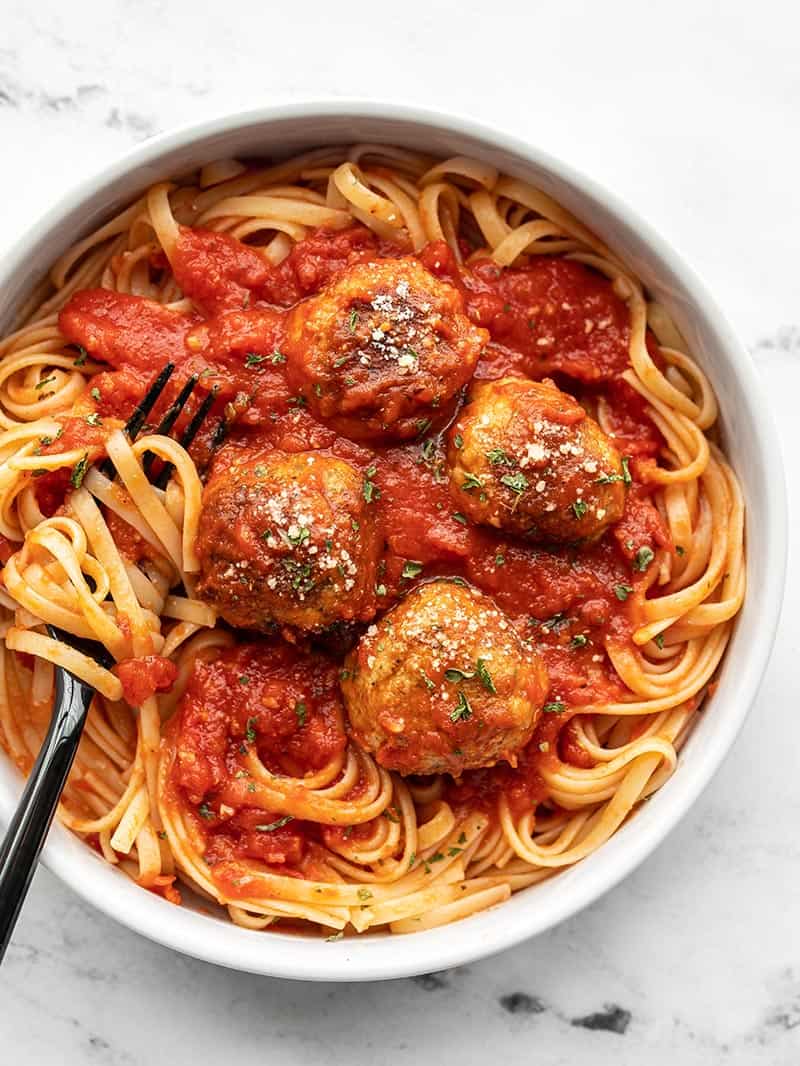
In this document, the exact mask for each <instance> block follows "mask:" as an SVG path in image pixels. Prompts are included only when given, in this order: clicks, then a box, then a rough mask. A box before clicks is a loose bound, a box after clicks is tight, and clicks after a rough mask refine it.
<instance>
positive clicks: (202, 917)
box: [0, 101, 786, 981]
mask: <svg viewBox="0 0 800 1066" xmlns="http://www.w3.org/2000/svg"><path fill="white" fill-rule="evenodd" d="M353 141H372V142H376V141H377V142H384V143H388V144H398V145H404V146H406V147H409V148H417V149H422V150H424V151H427V152H431V153H434V154H436V155H441V156H449V155H469V156H475V157H477V158H479V159H484V160H486V161H487V162H490V163H492V164H493V165H494V166H496V167H498V168H499V169H500V170H501V171H505V172H507V173H509V174H512V175H516V176H518V177H521V178H527V179H529V180H530V181H532V182H533V183H534V184H535V185H537V186H539V187H540V188H542V189H543V190H544V191H545V192H548V193H550V194H551V195H552V196H554V197H555V198H556V199H557V200H559V201H561V202H562V203H563V204H564V205H565V206H566V207H568V208H570V209H571V210H572V211H574V213H575V214H576V215H578V216H579V217H580V218H581V219H583V220H584V221H585V222H586V223H588V225H589V226H590V227H591V228H592V229H593V230H595V231H596V232H597V233H598V234H599V235H600V236H601V237H602V238H603V239H604V240H605V241H606V242H607V243H608V244H609V245H610V246H611V247H612V248H613V249H614V250H615V251H616V252H617V253H618V254H619V255H620V256H621V257H622V258H623V259H624V260H625V261H626V262H627V263H628V264H629V265H630V266H631V267H632V268H633V269H634V270H635V271H636V272H637V273H638V274H639V276H640V277H641V278H642V279H643V280H644V282H645V283H646V284H647V286H648V287H649V289H650V291H651V292H652V293H653V294H654V295H656V296H657V297H658V298H659V299H660V300H661V301H662V302H663V303H664V304H665V305H666V306H667V307H668V308H669V310H670V311H671V312H672V313H673V314H674V316H675V319H676V321H677V323H678V325H679V327H680V328H681V330H682V332H683V333H684V335H685V336H686V338H687V340H688V342H689V345H690V347H691V350H692V352H693V353H694V355H695V356H696V357H697V359H698V361H699V362H700V363H701V365H702V366H703V367H704V369H705V370H706V372H707V373H708V375H709V376H710V378H711V380H712V382H713V384H714V386H715V388H716V391H717V395H718V397H719V401H720V407H721V411H722V423H723V427H724V430H725V439H726V446H727V452H728V454H729V456H730V459H731V462H732V463H733V466H734V468H735V469H736V471H737V473H738V474H739V477H740V478H741V480H742V482H743V484H744V490H745V495H746V498H747V542H748V571H749V573H748V579H749V587H750V594H749V596H748V597H747V600H746V602H745V605H744V608H743V610H742V613H741V615H740V617H739V620H738V624H737V627H736V633H735V636H734V638H733V641H732V643H731V645H730V647H729V648H728V652H727V655H726V657H725V661H724V664H723V668H722V671H721V674H720V685H719V688H718V690H717V691H716V693H715V694H714V697H713V699H712V700H711V701H710V704H709V707H708V710H707V713H705V714H703V715H701V716H700V717H699V720H698V722H697V726H696V728H695V730H694V732H693V733H692V735H691V737H690V739H689V741H688V743H687V744H686V746H685V747H684V749H683V751H682V752H681V757H680V763H679V766H678V768H677V771H676V773H675V774H674V775H673V777H672V778H671V779H670V780H669V781H668V782H667V783H666V784H665V785H664V787H663V788H662V789H661V790H660V791H659V792H658V793H657V794H656V795H655V796H653V798H652V799H651V801H650V802H649V803H647V804H646V805H645V806H644V808H643V809H642V810H640V811H639V812H638V813H637V814H636V816H635V817H634V818H632V819H631V820H630V821H629V822H628V823H627V824H626V825H624V826H623V827H622V828H621V829H620V830H619V831H618V832H617V833H616V834H615V836H614V837H612V839H611V840H610V841H609V842H608V843H607V844H605V845H604V846H603V847H602V848H600V849H599V851H597V852H595V853H594V854H592V855H590V856H589V857H588V858H587V859H584V861H583V862H581V863H579V864H578V865H576V866H574V867H572V868H570V869H568V870H566V871H564V872H563V873H561V874H560V875H559V876H558V877H557V878H555V879H553V880H550V881H545V882H544V883H542V884H540V885H537V886H533V887H531V888H529V889H527V890H525V891H523V892H520V893H518V894H517V895H515V896H513V897H512V898H511V899H510V900H509V901H508V902H506V903H503V904H502V905H500V906H499V907H496V908H494V909H492V910H489V911H485V912H483V913H482V914H478V915H475V916H474V917H471V918H467V919H465V920H464V921H461V922H459V923H457V924H456V925H451V926H446V927H444V928H440V929H433V930H430V931H426V932H421V933H415V934H413V935H410V936H395V937H390V936H384V935H379V936H367V937H364V938H361V939H359V938H352V939H351V938H348V939H346V940H342V941H339V942H335V943H326V942H324V941H322V940H320V939H311V938H303V937H298V936H293V935H286V934H280V933H258V932H251V931H248V930H246V929H241V928H238V927H237V926H235V925H233V924H231V923H230V922H227V921H223V920H219V919H218V918H215V917H211V916H209V915H207V914H201V913H197V912H195V911H192V910H189V909H186V908H177V907H174V906H172V905H171V904H169V903H167V902H165V901H164V900H163V899H161V898H160V897H158V896H156V895H152V894H151V893H149V892H145V891H143V890H142V889H140V888H138V887H137V886H136V885H134V884H133V883H132V882H131V881H129V880H128V878H127V877H125V875H124V874H121V873H119V872H118V871H116V870H114V869H113V868H112V867H111V866H109V865H107V864H106V863H105V862H103V861H102V860H101V859H100V858H99V857H98V856H97V855H96V854H95V853H94V852H92V851H91V850H90V849H89V848H87V847H86V846H85V845H83V844H82V843H80V841H79V840H77V839H76V838H75V837H73V836H71V835H70V834H69V833H68V832H67V831H66V830H65V829H63V828H62V827H61V826H60V825H56V826H54V827H53V830H52V832H51V834H50V838H49V840H48V843H47V845H46V847H45V850H44V856H43V860H44V862H45V864H46V865H47V867H48V868H49V869H50V870H52V871H53V872H54V873H55V874H56V875H57V876H58V877H60V878H61V879H62V880H63V881H64V882H65V883H66V884H68V885H70V886H71V887H72V888H73V889H74V890H75V891H76V892H78V893H79V894H80V895H81V896H83V898H84V899H86V900H88V901H89V902H90V903H92V904H93V905H94V906H95V907H98V908H99V909H100V910H102V911H104V912H105V913H106V914H108V915H110V916H111V917H112V918H116V919H117V921H119V922H122V923H123V924H124V925H127V926H129V927H130V928H131V929H135V930H137V931H138V932H140V933H143V934H144V935H145V936H148V937H150V938H151V939H153V940H156V941H158V942H159V943H161V944H165V945H167V946H169V947H172V948H175V949H177V950H178V951H182V952H185V953H187V954H189V955H194V956H196V957H198V958H201V959H205V960H208V961H210V962H215V963H219V964H221V965H224V966H230V967H234V968H236V969H239V970H245V971H250V972H253V973H260V974H270V975H273V976H280V977H291V978H301V979H312V980H328V981H357V980H374V979H382V978H390V977H405V976H408V975H410V974H417V973H424V972H428V971H431V970H440V969H444V968H445V967H449V966H455V965H459V964H462V963H466V962H470V961H472V960H474V959H476V958H479V957H481V956H485V955H489V954H491V953H492V952H496V951H499V950H501V949H502V948H506V947H509V946H510V945H512V944H516V943H518V942H519V941H521V940H524V939H525V938H526V937H530V936H532V935H534V934H535V933H540V932H542V931H543V930H545V929H548V928H550V927H551V926H553V925H555V924H556V923H557V922H560V921H562V920H563V919H565V918H568V917H569V916H570V915H573V914H575V912H576V911H579V910H580V909H581V908H582V907H585V906H587V904H589V903H592V902H593V901H594V900H596V899H597V898H598V897H599V896H600V895H602V893H604V892H606V891H607V890H608V889H609V888H611V887H612V886H613V885H615V884H616V883H617V882H618V881H620V880H621V879H622V878H623V877H625V875H626V874H628V873H630V871H631V870H633V869H634V867H635V866H636V865H637V864H638V863H640V862H641V861H642V860H643V859H644V858H645V857H646V856H647V855H649V854H650V852H651V851H653V849H654V848H655V847H656V846H657V845H658V844H659V843H660V842H661V841H662V840H663V839H664V837H665V836H666V834H667V833H668V832H669V830H670V829H672V828H673V826H674V825H675V824H676V823H677V822H678V820H679V819H680V818H681V816H682V815H683V814H685V813H686V811H687V810H688V808H689V807H690V806H691V804H692V803H693V802H694V801H695V800H696V799H697V797H698V795H699V794H700V792H701V791H702V789H703V788H704V787H705V786H706V785H707V784H708V782H709V780H710V779H711V777H712V775H713V774H714V772H715V770H716V769H717V767H718V766H719V764H720V762H721V761H722V759H723V757H724V756H725V754H726V752H727V751H728V749H729V748H730V746H731V744H732V743H733V741H734V738H735V737H736V734H737V733H738V732H739V729H740V727H741V725H742V722H743V721H744V718H745V716H746V714H747V712H748V710H749V708H750V705H751V703H752V701H753V699H754V697H755V694H756V690H757V687H758V684H759V682H760V680H761V676H762V674H763V672H764V669H765V667H766V664H767V660H768V657H769V653H770V649H771V646H772V642H773V637H774V633H775V628H776V625H777V620H778V614H779V611H780V605H781V599H782V594H783V583H784V570H785V555H786V509H785V488H784V480H783V474H782V467H781V460H780V447H779V443H778V440H777V436H776V433H775V430H774V428H773V422H772V420H771V418H770V415H769V412H768V408H767V406H766V403H765V401H764V397H763V395H762V391H761V385H760V383H759V381H758V378H757V376H756V373H755V370H754V368H753V365H752V363H751V360H750V357H749V355H748V354H747V352H746V351H745V350H744V349H743V347H742V345H741V344H740V343H739V341H738V340H737V339H736V337H735V336H734V334H733V333H732V331H731V329H730V327H729V326H728V324H727V322H726V321H725V319H724V318H723V316H722V315H721V314H720V312H719V310H718V309H717V307H716V306H715V304H714V301H713V300H712V298H711V297H710V296H709V294H708V293H707V292H706V290H705V288H704V286H703V285H702V283H701V282H700V281H699V280H698V278H697V277H696V276H695V275H694V274H693V273H692V271H691V270H690V269H689V268H688V267H687V266H686V265H685V264H684V263H683V262H682V261H681V259H680V258H679V257H678V256H677V255H676V253H675V252H674V251H673V250H672V248H670V246H669V245H668V244H667V243H666V242H665V241H664V240H662V238H661V237H659V236H658V235H657V234H656V233H654V232H653V230H652V229H651V228H650V227H649V226H648V225H647V224H646V223H645V222H643V221H642V220H641V219H640V218H638V217H637V216H636V215H635V214H634V213H633V212H632V211H631V210H630V209H629V208H628V207H626V205H625V204H623V203H621V202H620V201H619V200H618V199H617V197H616V196H615V195H614V194H612V193H609V192H607V191H605V190H604V189H601V188H599V187H598V186H597V185H595V183H594V182H593V181H591V180H589V179H588V178H585V177H583V176H582V175H581V174H578V173H576V172H575V171H574V170H572V169H571V168H570V167H569V166H567V165H565V164H564V163H561V162H559V161H558V160H556V159H553V158H552V157H551V156H549V155H547V154H546V153H545V152H543V151H541V150H540V149H538V148H534V147H531V146H529V145H527V144H523V143H521V142H520V141H518V140H515V139H514V138H513V137H510V136H508V135H506V134H501V133H496V132H494V131H490V130H488V129H485V128H482V127H480V126H479V125H478V124H477V123H475V122H472V121H471V120H467V119H463V118H460V119H459V118H453V117H450V116H446V115H441V114H436V113H434V112H429V111H422V110H419V109H417V108H404V107H396V106H391V105H378V104H374V103H369V104H367V103H343V102H340V101H337V102H328V103H311V104H295V105H290V106H285V107H276V108H265V109H263V110H258V111H252V112H248V113H244V114H238V115H233V116H229V117H224V118H220V119H215V120H212V121H209V122H205V123H202V124H201V125H197V126H191V127H189V128H187V129H181V130H178V131H176V132H173V133H167V134H164V135H162V136H160V137H156V138H154V139H153V140H151V141H148V142H146V143H145V144H143V145H140V146H139V147H137V148H135V149H134V150H133V151H131V152H129V153H128V154H127V155H125V156H123V157H122V158H121V159H120V160H119V161H118V162H116V163H114V164H113V165H112V166H109V167H107V168H106V169H104V170H103V171H102V172H101V173H99V174H97V175H96V176H95V177H92V178H90V179H89V180H87V181H85V182H83V183H82V184H81V185H80V186H78V187H77V188H76V189H74V190H73V191H72V192H70V193H69V194H68V195H67V196H65V197H63V199H61V200H60V202H59V203H58V204H56V205H55V206H54V207H53V208H52V209H51V210H50V211H49V212H48V214H46V215H45V217H44V218H43V219H41V221H40V222H39V223H38V224H37V225H36V226H35V227H34V228H33V229H32V230H31V232H30V233H29V234H28V235H27V236H26V237H25V238H24V239H23V241H22V242H20V243H19V244H18V245H17V246H16V247H15V248H14V249H13V250H12V251H11V252H10V253H9V254H8V255H6V256H5V258H4V260H3V262H2V266H0V293H1V294H2V297H1V305H0V330H2V331H5V330H7V329H8V326H9V323H10V321H11V318H12V315H13V312H14V309H15V308H16V307H17V306H18V305H19V304H20V303H21V301H22V300H23V299H24V297H25V296H26V295H27V293H28V291H29V290H30V288H31V286H32V285H33V284H34V283H35V282H36V281H37V280H38V279H39V278H40V277H41V276H42V275H43V274H44V272H45V271H46V270H47V269H48V268H49V266H50V265H51V263H52V262H53V261H54V260H55V259H56V258H57V257H58V256H59V255H60V254H61V252H63V251H64V249H65V248H66V247H67V246H68V245H70V244H72V243H73V241H75V240H76V239H77V238H79V237H81V236H83V235H84V234H85V233H87V232H89V231H90V230H92V229H94V228H95V227H96V226H98V225H99V224H100V223H102V222H104V221H105V220H106V219H107V218H108V217H109V216H110V215H111V214H112V213H113V212H114V211H116V210H117V209H118V208H120V207H122V206H123V205H125V204H127V203H128V202H129V201H130V200H132V199H134V198H135V197H136V196H137V195H138V194H139V193H141V192H142V190H143V189H145V188H146V187H147V186H148V185H150V184H152V183H153V182H155V181H160V180H162V179H164V178H168V177H170V176H174V175H176V174H179V173H181V172H182V171H185V170H187V169H191V168H192V167H193V166H194V165H196V164H198V163H204V162H208V161H210V160H213V159H219V158H223V157H227V156H236V155H243V156H259V155H285V154H291V153H294V152H297V151H299V150H301V149H304V148H308V147H313V146H317V145H324V144H336V143H340V144H341V143H349V142H353ZM20 788H21V780H20V777H19V775H18V773H17V772H16V770H15V769H14V768H13V767H12V766H11V765H10V764H9V762H8V761H7V760H5V759H2V758H0V817H2V819H3V820H4V821H7V819H8V817H9V815H10V812H11V810H12V809H13V807H14V805H15V803H16V801H17V797H18V795H19V792H20ZM112 950H113V948H112Z"/></svg>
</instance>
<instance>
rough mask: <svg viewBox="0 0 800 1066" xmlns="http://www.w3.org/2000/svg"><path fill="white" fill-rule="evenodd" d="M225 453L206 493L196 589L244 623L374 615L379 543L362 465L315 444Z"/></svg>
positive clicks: (298, 624)
mask: <svg viewBox="0 0 800 1066" xmlns="http://www.w3.org/2000/svg"><path fill="white" fill-rule="evenodd" d="M234 454H235V453H234ZM229 458H230V457H228V459H226V457H225V456H224V455H223V456H221V457H220V461H218V462H217V464H216V466H215V469H214V472H213V474H212V477H211V479H210V480H209V482H208V485H207V486H206V488H205V491H204V493H203V506H202V511H201V514H200V528H199V533H198V541H197V548H198V553H199V556H200V563H201V577H200V581H199V582H198V585H197V592H198V595H199V596H201V597H202V598H203V599H204V600H206V601H207V602H208V603H210V604H212V605H213V606H215V607H216V608H217V609H218V610H219V612H220V613H221V615H222V617H223V618H224V619H225V620H226V621H227V622H229V623H230V624H231V625H234V626H239V627H241V628H245V629H262V630H266V629H269V628H271V626H272V625H273V624H274V623H278V624H280V625H286V626H291V627H295V628H297V629H301V630H319V629H323V628H325V627H326V626H329V625H331V624H333V623H334V622H339V621H342V620H352V619H361V620H364V621H366V620H367V619H368V618H371V617H372V615H373V614H374V613H375V602H374V585H375V565H376V559H377V554H378V550H379V547H380V544H379V541H378V539H377V535H376V533H375V528H374V524H373V518H372V514H371V510H370V508H369V507H368V506H367V504H366V501H365V499H364V495H363V484H364V479H363V477H362V475H361V473H360V472H359V471H358V470H357V469H356V468H355V467H354V466H352V465H351V464H350V463H347V462H345V461H344V460H342V459H337V458H334V457H332V456H329V455H323V454H321V453H319V452H299V453H297V454H286V453H285V452H278V451H274V452H267V453H263V454H260V455H259V454H255V455H254V454H253V453H252V452H249V453H247V454H245V455H243V456H241V457H240V458H238V459H237V458H234V459H233V460H232V461H229Z"/></svg>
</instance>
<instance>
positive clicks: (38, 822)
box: [0, 363, 227, 962]
mask: <svg viewBox="0 0 800 1066" xmlns="http://www.w3.org/2000/svg"><path fill="white" fill-rule="evenodd" d="M174 370H175V367H174V364H172V363H168V364H167V365H166V366H165V367H164V369H163V370H162V371H161V372H160V373H159V374H158V376H157V377H156V378H155V380H154V381H153V384H152V385H151V386H150V388H149V389H148V390H147V392H146V394H145V396H144V398H143V399H142V401H141V403H140V404H139V405H138V406H137V408H136V410H135V411H134V412H133V414H132V415H131V417H130V418H129V419H128V422H127V423H126V426H125V430H126V432H127V434H128V436H129V437H130V439H131V440H135V439H136V437H137V436H138V435H139V434H140V432H141V431H142V429H143V427H144V425H145V422H146V420H147V416H148V415H149V414H150V412H151V411H152V410H153V408H154V407H155V405H156V403H157V401H158V399H159V397H160V396H161V394H162V393H163V391H164V389H165V387H166V385H167V382H168V381H169V379H170V378H171V377H172V374H173V371H174ZM197 380H198V379H197V376H196V375H195V376H193V377H191V378H189V380H188V381H187V382H186V384H185V385H184V386H183V388H182V389H181V391H180V392H179V394H178V396H177V397H176V399H175V402H174V403H173V404H172V405H171V406H170V407H169V409H168V410H167V412H166V413H165V415H164V417H163V418H162V419H161V422H160V423H159V425H158V426H157V427H156V430H155V432H156V433H161V434H167V433H169V432H170V430H171V429H172V428H173V426H174V425H175V422H176V421H177V419H178V416H179V415H180V413H181V411H182V410H183V408H184V407H185V405H186V403H187V401H188V399H189V397H190V395H191V394H192V392H193V391H194V388H195V385H196V384H197ZM215 395H216V394H215V392H213V391H212V392H209V393H208V395H207V396H206V397H205V399H204V400H203V402H202V403H201V404H200V405H199V406H198V408H197V410H196V411H195V413H194V415H193V416H192V418H191V419H190V420H189V423H188V424H187V426H186V429H185V430H184V431H183V433H182V434H181V436H180V444H182V445H183V447H184V448H188V447H189V445H190V444H191V443H192V441H193V440H194V439H195V437H196V436H197V434H198V433H199V431H200V427H201V426H202V424H203V422H204V421H205V419H206V417H207V415H208V413H209V411H210V410H211V406H212V404H213V403H214V399H215ZM226 429H227V423H226V421H225V420H224V419H222V420H220V422H219V424H218V425H217V427H216V429H215V431H214V444H216V443H217V442H218V441H221V440H222V439H223V438H224V436H225V431H226ZM154 459H155V456H154V455H153V454H152V452H148V453H147V454H146V455H145V456H144V458H143V460H142V468H143V470H144V472H145V474H146V475H147V476H148V477H149V475H150V472H151V469H152V466H153V461H154ZM99 469H100V470H101V471H102V472H103V473H105V474H106V475H107V476H109V477H113V476H114V473H115V471H114V467H113V465H112V463H111V462H110V460H108V459H106V460H104V461H103V462H102V463H101V464H100V466H99ZM170 473H171V464H168V463H165V464H164V466H163V468H162V469H161V470H160V471H159V473H158V476H157V477H156V478H154V479H153V480H152V484H154V485H156V487H158V488H166V485H167V482H168V481H169V476H170ZM47 632H48V633H49V635H50V636H51V637H53V638H54V639H56V640H61V641H63V642H64V643H66V644H69V645H70V647H73V648H75V649H76V650H77V651H81V652H83V653H84V654H85V655H89V656H91V658H93V659H94V660H95V661H96V662H97V663H99V664H100V665H101V666H105V667H109V666H111V665H112V662H113V660H112V659H111V656H110V655H109V654H108V652H107V651H106V649H105V648H104V647H103V645H102V644H99V643H98V642H96V641H90V640H79V639H78V638H77V637H74V636H72V635H71V634H69V633H64V632H62V631H61V630H59V629H56V628H55V627H54V626H50V625H48V626H47ZM94 695H95V690H94V689H93V688H92V686H91V685H88V684H87V683H86V682H85V681H82V680H81V679H80V678H78V677H75V675H74V674H71V673H70V672H69V671H68V670H65V669H64V668H63V667H60V666H57V667H56V669H55V695H54V699H53V712H52V715H51V717H50V725H49V727H48V730H47V735H46V736H45V738H44V742H43V743H42V747H41V749H40V751H39V755H38V757H37V759H36V762H35V763H34V766H33V769H32V770H31V774H30V776H29V778H28V780H27V782H26V783H25V789H24V791H23V793H22V796H21V798H20V801H19V804H18V806H17V809H16V811H15V812H14V815H13V817H12V819H11V822H10V823H9V826H8V831H7V832H6V835H5V839H4V840H3V842H2V844H0V962H1V961H2V959H3V956H4V955H5V953H6V949H7V947H8V945H9V942H10V940H11V934H12V932H13V930H14V926H15V925H16V922H17V918H18V916H19V912H20V909H21V908H22V904H23V902H24V900H25V896H26V895H27V892H28V888H29V886H30V883H31V879H32V877H33V874H34V871H35V869H36V864H37V862H38V859H39V853H40V852H41V850H42V845H43V844H44V841H45V838H46V837H47V832H48V830H49V828H50V824H51V822H52V820H53V815H54V814H55V811H56V807H57V806H58V801H59V799H60V797H61V793H62V791H63V788H64V785H65V784H66V780H67V775H68V774H69V771H70V768H71V766H72V763H73V760H74V758H75V752H76V751H77V750H78V744H79V743H80V739H81V736H82V734H83V727H84V725H85V723H86V716H87V714H88V712H89V706H90V704H91V702H92V699H93V697H94Z"/></svg>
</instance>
